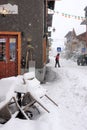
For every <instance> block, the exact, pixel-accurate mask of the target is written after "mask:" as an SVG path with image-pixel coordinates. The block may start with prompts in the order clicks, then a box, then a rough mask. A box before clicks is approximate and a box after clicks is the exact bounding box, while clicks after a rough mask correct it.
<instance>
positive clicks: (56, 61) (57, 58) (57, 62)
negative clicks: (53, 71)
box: [55, 53, 60, 67]
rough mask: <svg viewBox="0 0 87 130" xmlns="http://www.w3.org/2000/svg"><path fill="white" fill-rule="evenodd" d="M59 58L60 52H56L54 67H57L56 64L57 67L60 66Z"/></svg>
mask: <svg viewBox="0 0 87 130" xmlns="http://www.w3.org/2000/svg"><path fill="white" fill-rule="evenodd" d="M59 58H60V54H59V53H58V54H57V55H56V58H55V67H57V65H58V67H60V63H59Z"/></svg>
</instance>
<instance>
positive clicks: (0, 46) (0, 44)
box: [0, 38, 6, 61]
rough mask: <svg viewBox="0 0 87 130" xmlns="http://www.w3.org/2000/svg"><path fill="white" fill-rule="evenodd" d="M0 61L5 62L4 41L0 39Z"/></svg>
mask: <svg viewBox="0 0 87 130" xmlns="http://www.w3.org/2000/svg"><path fill="white" fill-rule="evenodd" d="M0 61H6V39H5V38H0Z"/></svg>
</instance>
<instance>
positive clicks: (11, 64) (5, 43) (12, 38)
mask: <svg viewBox="0 0 87 130" xmlns="http://www.w3.org/2000/svg"><path fill="white" fill-rule="evenodd" d="M18 39H19V36H18V35H15V34H14V33H11V34H8V33H7V34H0V78H5V77H11V76H17V75H18V74H19V70H20V68H19V63H20V61H19V60H20V59H21V58H20V56H21V55H19V51H18V50H20V49H21V48H19V47H20V46H19V45H18V44H19V43H18V41H19V40H18Z"/></svg>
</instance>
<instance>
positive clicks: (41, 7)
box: [0, 0, 54, 82]
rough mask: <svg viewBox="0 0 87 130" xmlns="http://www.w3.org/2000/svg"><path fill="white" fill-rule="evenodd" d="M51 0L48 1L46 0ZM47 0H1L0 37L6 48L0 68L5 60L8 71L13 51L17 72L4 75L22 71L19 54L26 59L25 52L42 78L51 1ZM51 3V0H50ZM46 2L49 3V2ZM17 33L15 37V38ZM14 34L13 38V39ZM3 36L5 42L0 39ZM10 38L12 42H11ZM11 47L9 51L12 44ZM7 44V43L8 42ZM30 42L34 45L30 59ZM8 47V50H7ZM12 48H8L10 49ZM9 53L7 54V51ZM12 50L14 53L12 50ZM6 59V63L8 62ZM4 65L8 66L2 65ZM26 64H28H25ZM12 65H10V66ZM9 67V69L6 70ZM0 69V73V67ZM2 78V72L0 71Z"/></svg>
mask: <svg viewBox="0 0 87 130" xmlns="http://www.w3.org/2000/svg"><path fill="white" fill-rule="evenodd" d="M49 2H50V1H49ZM49 2H48V1H47V0H37V1H35V0H21V1H20V0H3V1H0V38H1V42H0V44H2V45H3V46H4V44H6V46H8V47H7V48H5V52H4V53H5V55H6V56H5V58H6V59H5V60H4V57H3V55H2V54H1V53H2V52H1V53H0V55H1V59H0V68H1V66H2V63H3V64H4V70H5V71H6V72H7V71H8V66H10V63H12V62H13V61H11V60H10V55H11V54H12V56H13V55H15V56H14V57H15V59H16V60H14V64H15V65H16V66H15V67H14V68H13V69H15V68H16V69H15V71H17V72H16V74H9V75H7V74H5V75H4V77H8V76H13V75H18V74H21V59H22V56H23V57H24V58H25V60H26V55H27V52H29V53H28V60H27V61H28V62H29V60H33V61H35V74H36V78H38V79H39V80H40V81H41V82H42V81H43V80H44V75H45V71H46V69H45V65H46V62H47V61H46V60H47V59H46V47H47V35H46V34H47V8H48V4H50V3H49ZM51 3H53V4H54V1H51ZM49 6H52V4H51V5H49ZM14 37H16V38H14ZM12 38H14V39H12ZM3 39H4V42H3ZM18 39H20V40H18ZM10 41H11V42H10ZM12 43H13V46H15V47H14V49H13V52H12V50H11V49H12V48H11V45H12ZM7 44H8V45H7ZM29 45H30V46H31V47H32V48H33V49H32V50H33V51H32V59H31V55H30V50H31V48H29ZM3 46H1V48H3ZM8 50H9V51H8ZM10 50H11V51H10ZM11 52H12V53H11ZM8 53H9V54H8ZM13 53H15V54H13ZM7 60H8V61H7ZM7 62H9V65H7ZM6 65H7V68H5V67H6ZM28 67H29V64H28ZM9 68H11V67H9ZM9 71H10V70H9ZM0 73H2V71H1V69H0ZM0 77H1V78H2V77H3V76H2V74H1V75H0Z"/></svg>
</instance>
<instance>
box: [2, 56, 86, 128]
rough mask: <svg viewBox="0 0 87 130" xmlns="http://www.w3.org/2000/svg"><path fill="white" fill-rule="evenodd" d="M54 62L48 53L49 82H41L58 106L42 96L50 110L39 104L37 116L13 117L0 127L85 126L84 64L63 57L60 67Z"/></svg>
mask: <svg viewBox="0 0 87 130" xmlns="http://www.w3.org/2000/svg"><path fill="white" fill-rule="evenodd" d="M54 64H55V60H54V57H53V56H51V57H50V63H49V64H47V67H48V68H49V69H48V70H49V71H48V73H47V78H48V82H46V84H41V86H42V87H43V88H45V89H46V90H47V94H48V95H49V96H50V97H51V98H52V99H53V100H54V101H55V102H56V103H57V104H58V107H56V106H55V105H54V104H52V102H50V101H48V100H47V98H46V97H44V98H43V99H42V101H41V102H42V103H43V104H44V105H45V106H46V108H47V109H48V110H49V111H50V113H47V112H46V111H44V110H43V109H41V108H40V109H41V110H40V111H41V115H40V116H39V117H38V118H37V119H35V120H21V119H17V118H16V119H14V118H12V119H10V120H9V121H8V122H7V123H6V124H4V125H1V127H0V130H12V129H13V130H18V129H19V127H20V129H21V130H28V129H30V130H36V129H37V130H87V66H77V64H76V63H75V62H73V61H70V60H66V59H62V58H60V65H61V67H60V68H55V67H54ZM1 87H2V86H1V84H0V88H1ZM0 94H1V93H0Z"/></svg>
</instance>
